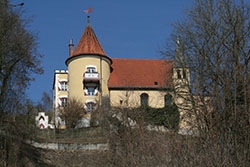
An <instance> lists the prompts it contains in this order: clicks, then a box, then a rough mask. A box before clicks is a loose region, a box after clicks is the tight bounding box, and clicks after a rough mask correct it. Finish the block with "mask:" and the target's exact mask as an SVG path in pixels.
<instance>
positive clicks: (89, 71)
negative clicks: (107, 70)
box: [86, 66, 97, 73]
mask: <svg viewBox="0 0 250 167" xmlns="http://www.w3.org/2000/svg"><path fill="white" fill-rule="evenodd" d="M86 72H87V73H96V72H97V71H96V67H95V66H88V67H87V70H86Z"/></svg>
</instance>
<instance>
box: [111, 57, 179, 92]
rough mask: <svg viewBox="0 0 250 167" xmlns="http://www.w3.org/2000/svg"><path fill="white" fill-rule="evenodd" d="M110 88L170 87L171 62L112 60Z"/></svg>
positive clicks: (172, 62)
mask: <svg viewBox="0 0 250 167" xmlns="http://www.w3.org/2000/svg"><path fill="white" fill-rule="evenodd" d="M112 61H113V64H112V68H113V69H114V70H113V72H112V73H111V76H110V80H109V87H110V88H126V87H127V88H169V87H172V68H173V64H174V61H173V60H150V59H118V58H116V59H112Z"/></svg>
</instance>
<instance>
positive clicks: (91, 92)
mask: <svg viewBox="0 0 250 167" xmlns="http://www.w3.org/2000/svg"><path fill="white" fill-rule="evenodd" d="M84 95H85V96H97V95H98V88H97V87H94V86H86V87H85V88H84Z"/></svg>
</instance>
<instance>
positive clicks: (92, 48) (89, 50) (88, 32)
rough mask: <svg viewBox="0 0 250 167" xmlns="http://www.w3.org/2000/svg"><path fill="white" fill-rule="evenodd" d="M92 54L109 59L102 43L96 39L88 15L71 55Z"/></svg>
mask: <svg viewBox="0 0 250 167" xmlns="http://www.w3.org/2000/svg"><path fill="white" fill-rule="evenodd" d="M93 54H94V55H101V56H104V57H107V58H108V59H110V58H109V57H108V56H107V55H106V53H105V52H104V49H103V48H102V45H101V44H100V42H99V40H98V39H97V37H96V35H95V32H94V30H93V28H92V27H91V25H90V22H89V17H88V24H87V26H86V28H85V30H84V32H83V34H82V37H81V39H80V41H79V42H78V44H77V46H76V48H75V50H74V52H73V55H72V56H71V57H74V56H78V55H93Z"/></svg>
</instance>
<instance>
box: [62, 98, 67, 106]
mask: <svg viewBox="0 0 250 167" xmlns="http://www.w3.org/2000/svg"><path fill="white" fill-rule="evenodd" d="M61 101H62V107H67V104H68V99H67V98H61Z"/></svg>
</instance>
